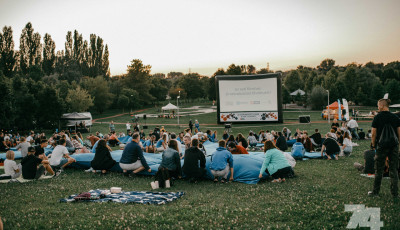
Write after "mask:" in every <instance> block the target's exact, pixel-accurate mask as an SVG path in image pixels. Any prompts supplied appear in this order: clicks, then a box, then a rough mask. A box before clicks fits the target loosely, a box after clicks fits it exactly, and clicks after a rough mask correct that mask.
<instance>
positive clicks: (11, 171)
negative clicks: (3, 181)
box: [2, 150, 22, 179]
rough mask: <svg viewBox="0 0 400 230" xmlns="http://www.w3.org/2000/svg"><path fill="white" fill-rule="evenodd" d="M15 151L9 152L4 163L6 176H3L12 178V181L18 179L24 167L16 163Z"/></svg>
mask: <svg viewBox="0 0 400 230" xmlns="http://www.w3.org/2000/svg"><path fill="white" fill-rule="evenodd" d="M14 157H15V154H14V151H11V150H9V151H7V153H6V160H5V161H4V174H3V175H2V176H11V179H16V178H18V177H19V176H20V175H21V173H22V165H21V164H18V165H17V163H16V162H15V161H14Z"/></svg>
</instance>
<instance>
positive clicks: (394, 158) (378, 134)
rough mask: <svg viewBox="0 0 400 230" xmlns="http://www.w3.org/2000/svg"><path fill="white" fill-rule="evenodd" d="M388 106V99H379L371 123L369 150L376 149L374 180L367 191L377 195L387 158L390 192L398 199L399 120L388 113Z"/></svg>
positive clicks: (369, 193) (370, 194)
mask: <svg viewBox="0 0 400 230" xmlns="http://www.w3.org/2000/svg"><path fill="white" fill-rule="evenodd" d="M389 104H390V100H389V99H380V100H379V101H378V110H379V113H378V115H376V116H375V117H374V120H373V121H372V139H371V149H376V155H375V179H374V187H373V190H372V191H369V192H368V195H369V196H377V195H379V191H380V188H381V183H382V177H383V171H384V167H385V160H386V158H387V157H388V158H389V170H390V173H389V175H390V182H391V184H390V192H391V193H392V196H393V198H398V195H399V188H398V180H399V175H398V168H399V139H400V119H399V117H397V116H396V115H395V114H393V113H391V112H389Z"/></svg>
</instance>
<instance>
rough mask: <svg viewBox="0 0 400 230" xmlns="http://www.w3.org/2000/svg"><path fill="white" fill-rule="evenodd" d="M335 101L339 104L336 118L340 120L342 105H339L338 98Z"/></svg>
mask: <svg viewBox="0 0 400 230" xmlns="http://www.w3.org/2000/svg"><path fill="white" fill-rule="evenodd" d="M337 102H338V105H339V107H338V119H339V121H341V120H342V106H341V105H340V100H339V99H337Z"/></svg>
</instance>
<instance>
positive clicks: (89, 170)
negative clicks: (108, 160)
mask: <svg viewBox="0 0 400 230" xmlns="http://www.w3.org/2000/svg"><path fill="white" fill-rule="evenodd" d="M92 171H93V168H92V167H90V169H87V170H85V172H92Z"/></svg>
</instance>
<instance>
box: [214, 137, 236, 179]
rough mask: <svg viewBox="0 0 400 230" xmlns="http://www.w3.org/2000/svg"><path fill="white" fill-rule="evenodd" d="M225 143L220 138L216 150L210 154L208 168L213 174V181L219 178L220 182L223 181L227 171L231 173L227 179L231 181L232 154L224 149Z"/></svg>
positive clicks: (226, 176)
mask: <svg viewBox="0 0 400 230" xmlns="http://www.w3.org/2000/svg"><path fill="white" fill-rule="evenodd" d="M225 144H226V143H225V141H224V140H220V141H219V142H218V146H219V147H218V148H217V151H215V152H214V153H213V154H212V156H211V165H210V169H211V173H212V174H213V176H214V182H218V179H219V178H221V183H225V181H226V180H227V179H228V174H229V172H230V173H231V176H230V178H229V181H233V156H232V154H231V153H230V152H229V151H228V150H226V148H225Z"/></svg>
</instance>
